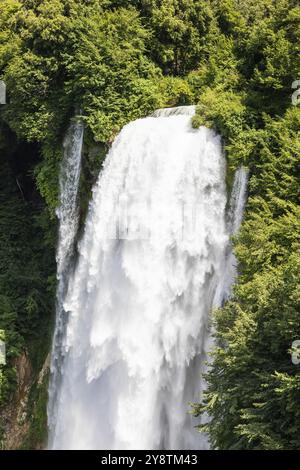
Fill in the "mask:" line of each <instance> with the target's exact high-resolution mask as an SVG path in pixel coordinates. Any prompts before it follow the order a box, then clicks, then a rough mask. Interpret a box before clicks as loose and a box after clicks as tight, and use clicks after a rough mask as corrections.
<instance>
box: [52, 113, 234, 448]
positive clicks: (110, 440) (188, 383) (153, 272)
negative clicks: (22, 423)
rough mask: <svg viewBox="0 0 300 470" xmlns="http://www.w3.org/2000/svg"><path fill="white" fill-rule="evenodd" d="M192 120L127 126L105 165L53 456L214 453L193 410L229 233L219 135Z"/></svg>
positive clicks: (173, 116)
mask: <svg viewBox="0 0 300 470" xmlns="http://www.w3.org/2000/svg"><path fill="white" fill-rule="evenodd" d="M190 114H191V110H190V108H189V109H188V112H187V113H186V114H182V111H180V112H177V111H176V110H175V112H173V113H172V112H170V110H167V111H165V112H164V111H160V112H158V113H156V114H155V117H149V118H145V119H139V120H137V121H134V122H132V123H130V124H128V125H127V126H125V127H124V128H123V130H122V131H121V133H120V134H119V136H118V137H117V138H116V140H115V142H114V144H113V145H112V148H111V150H110V152H109V154H108V156H107V158H106V162H105V165H104V169H103V171H102V172H101V174H100V176H99V180H98V182H97V184H96V186H95V188H94V190H93V198H92V201H91V204H90V208H89V214H88V217H87V221H86V227H85V232H84V236H83V238H82V240H81V242H80V244H79V259H78V263H77V267H76V270H75V273H74V275H73V276H72V278H71V279H70V280H69V288H68V293H67V295H66V298H65V302H64V311H65V312H66V315H67V317H68V321H67V327H66V332H65V337H64V340H63V347H64V356H65V360H64V374H63V377H62V382H61V384H60V386H59V390H58V394H57V419H56V423H55V427H54V431H53V441H52V444H51V446H52V447H53V448H57V449H197V448H198V449H199V448H200V449H201V448H202V449H205V448H207V447H208V443H207V440H206V438H205V436H201V435H200V434H199V433H198V432H197V431H196V430H195V428H194V425H195V424H196V423H193V418H192V416H191V415H190V414H189V413H188V407H189V402H192V401H195V400H197V398H198V396H199V393H200V391H201V387H202V386H203V381H202V380H201V370H202V369H203V367H204V360H205V358H206V349H207V339H208V337H209V335H208V318H209V315H210V313H211V310H212V308H213V307H218V306H219V305H220V302H221V301H222V299H223V297H222V294H221V293H222V292H223V282H224V275H225V273H226V271H227V270H228V256H227V257H226V253H227V255H228V247H230V243H229V237H230V230H229V229H228V224H226V218H225V207H226V200H227V196H226V187H225V159H224V156H223V153H222V147H221V141H220V137H219V136H217V135H216V134H215V133H214V131H212V130H209V129H206V128H200V129H197V130H195V129H192V127H191V123H190ZM226 289H227V287H226Z"/></svg>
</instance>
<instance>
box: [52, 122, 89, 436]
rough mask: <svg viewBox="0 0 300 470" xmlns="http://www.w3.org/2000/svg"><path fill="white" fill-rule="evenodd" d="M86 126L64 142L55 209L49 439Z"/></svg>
mask: <svg viewBox="0 0 300 470" xmlns="http://www.w3.org/2000/svg"><path fill="white" fill-rule="evenodd" d="M83 131H84V127H83V124H82V122H80V121H76V122H73V123H71V125H70V127H69V129H68V131H67V134H66V137H65V139H64V142H63V158H62V163H61V168H60V177H59V201H60V205H59V208H58V209H57V211H56V214H57V217H58V221H59V225H58V246H57V251H56V263H57V281H58V282H57V291H56V320H55V330H54V337H53V345H52V356H51V366H50V370H51V377H50V384H49V401H48V410H47V413H48V427H49V435H50V437H49V440H50V441H51V439H52V431H53V427H54V423H55V422H56V415H57V392H58V390H59V387H60V382H61V375H62V371H63V358H64V346H63V341H64V337H65V328H66V314H65V311H64V307H63V302H64V299H65V295H66V291H67V285H68V278H69V274H70V268H71V264H72V258H73V254H74V243H75V238H76V234H77V229H78V219H79V217H78V204H77V196H78V187H79V178H80V168H81V151H82V142H83Z"/></svg>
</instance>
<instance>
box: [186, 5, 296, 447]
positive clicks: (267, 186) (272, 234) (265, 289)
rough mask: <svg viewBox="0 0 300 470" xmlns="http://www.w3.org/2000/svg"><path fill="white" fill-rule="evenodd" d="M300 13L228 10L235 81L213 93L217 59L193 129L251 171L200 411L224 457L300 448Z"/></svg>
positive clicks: (231, 162)
mask: <svg viewBox="0 0 300 470" xmlns="http://www.w3.org/2000/svg"><path fill="white" fill-rule="evenodd" d="M299 12H300V10H299V6H297V5H296V2H292V1H288V0H280V1H279V2H273V1H272V0H264V1H262V2H260V3H259V4H257V2H254V1H252V0H244V1H243V2H239V4H238V3H237V2H234V1H231V0H228V1H226V2H219V4H218V11H217V12H216V13H217V18H218V24H219V27H220V28H221V30H222V32H223V34H225V35H226V37H227V38H228V42H229V41H232V43H233V51H234V56H235V57H236V60H235V61H233V60H231V59H230V61H229V62H230V63H231V64H232V66H233V67H235V73H233V75H234V76H235V77H236V80H234V81H233V82H232V85H230V83H229V82H226V80H225V81H224V80H221V81H220V83H219V80H218V79H217V80H216V82H213V85H211V84H209V83H208V82H205V80H203V77H204V78H205V77H206V76H208V72H207V70H210V69H213V66H212V65H211V61H209V60H208V62H207V65H205V73H204V74H203V73H202V72H199V73H200V78H201V79H200V82H201V80H202V84H201V86H200V87H199V90H200V97H199V106H198V110H197V115H196V117H195V118H194V126H199V125H203V124H206V125H210V126H213V127H215V128H216V129H217V130H218V131H219V132H221V133H222V135H223V136H224V138H225V149H226V154H227V159H228V167H229V171H232V169H234V168H236V167H237V166H238V165H239V164H241V163H242V164H246V165H247V166H248V167H249V168H250V182H249V199H248V203H247V209H246V214H245V220H244V223H243V225H242V228H241V231H240V234H239V235H238V237H236V239H235V240H234V245H235V253H236V256H237V258H238V261H239V272H240V276H239V279H238V282H237V285H236V286H235V289H234V295H233V297H232V299H231V300H230V301H229V302H227V304H226V305H225V306H224V307H223V308H222V309H220V310H218V311H217V312H216V313H215V315H214V323H215V339H216V347H215V349H214V351H213V354H212V356H213V362H212V366H211V368H210V370H209V372H208V374H207V381H208V388H207V391H206V392H205V393H204V394H203V396H202V400H201V402H200V403H199V404H195V405H194V413H195V414H196V415H203V413H208V414H209V416H210V421H209V423H206V424H200V426H199V428H200V430H202V431H205V432H207V433H208V434H209V436H210V440H211V442H212V445H213V447H215V448H218V449H299V447H300V438H299V409H298V402H299V398H300V395H299V390H300V389H299V380H300V370H299V366H296V365H294V364H293V363H292V361H291V355H290V354H291V345H292V342H293V341H294V340H296V339H299V338H300V326H299V306H300V303H299V300H300V297H299V292H300V284H299V279H300V224H299V220H300V217H299V216H300V209H299V202H300V192H299V188H300V184H299V182H300V163H299V162H300V160H299V154H300V148H299V145H300V134H299V130H300V126H299V123H300V122H299V119H300V110H299V108H297V107H293V106H292V104H291V97H290V94H291V91H290V87H291V84H292V82H293V80H295V79H296V78H298V77H297V73H298V71H299V54H298V51H299V43H298V42H297V40H296V37H297V34H299V24H300V22H299ZM213 54H214V53H213ZM225 66H226V70H229V71H230V70H231V68H230V67H229V65H228V64H225ZM202 69H203V67H202ZM200 71H201V68H200ZM223 72H224V70H222V73H223ZM216 76H218V72H217V73H216ZM205 83H206V86H205ZM222 89H223V90H224V91H223V93H220V90H222Z"/></svg>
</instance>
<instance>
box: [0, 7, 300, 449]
mask: <svg viewBox="0 0 300 470" xmlns="http://www.w3.org/2000/svg"><path fill="white" fill-rule="evenodd" d="M299 37H300V6H299V2H298V1H296V0H136V1H127V0H116V1H110V0H0V79H1V80H3V81H4V82H5V84H6V89H7V104H5V105H0V149H1V154H0V158H1V168H0V171H1V175H0V184H1V195H0V197H1V205H0V224H1V233H0V250H1V255H0V264H1V272H0V298H1V302H0V335H1V336H0V338H1V339H3V340H5V342H6V348H7V364H6V365H5V366H0V442H1V445H2V447H3V448H11V447H14V446H17V447H19V448H39V447H41V446H43V444H44V442H45V436H46V432H47V431H46V402H47V380H48V373H47V370H46V369H47V356H48V354H49V350H50V344H51V335H52V330H53V318H54V301H55V286H56V278H55V269H56V265H55V247H56V237H57V222H56V215H55V209H56V207H57V205H58V175H59V165H60V161H61V157H62V140H63V136H64V134H65V132H66V129H67V127H68V125H69V122H70V120H71V118H72V117H73V116H75V115H80V119H82V121H83V122H84V124H85V139H84V159H83V171H82V175H81V182H80V208H81V221H82V222H83V220H84V216H85V213H86V207H87V203H88V201H89V199H90V194H91V187H92V185H93V183H94V182H95V178H96V177H97V174H98V172H99V169H100V168H101V164H102V161H103V155H104V154H105V151H106V149H107V148H108V147H109V145H110V144H111V142H112V140H113V139H114V137H115V135H116V134H117V133H118V132H119V130H120V129H121V128H122V127H123V126H124V124H126V123H128V122H130V121H132V120H134V119H137V118H139V117H143V116H147V115H149V114H150V113H151V112H153V111H154V110H155V109H157V108H162V107H171V106H179V105H188V104H195V105H197V111H196V115H195V116H194V117H193V122H192V124H193V126H194V127H195V128H197V127H199V126H201V125H205V126H207V127H212V128H214V129H215V130H216V131H217V132H219V133H220V134H221V136H222V138H223V142H224V150H225V154H226V159H227V185H228V189H229V190H230V188H231V185H232V178H233V172H234V170H235V169H236V168H237V167H238V166H240V165H241V164H242V165H245V166H247V167H248V168H249V171H250V179H249V190H248V202H247V207H246V211H245V217H244V222H243V224H242V228H241V231H240V233H239V235H238V236H237V237H236V238H235V239H234V241H233V242H234V247H235V254H236V256H237V259H238V270H239V278H238V282H237V284H236V286H235V288H234V293H233V296H232V298H231V299H230V301H228V302H227V303H226V304H225V305H224V307H223V308H221V309H219V310H217V311H216V312H214V314H213V323H214V332H215V333H214V334H215V339H216V341H215V348H214V351H213V353H212V363H211V366H210V368H209V371H208V373H207V376H206V380H207V382H208V386H207V390H206V391H205V392H204V394H203V396H201V397H200V398H199V403H196V404H194V405H193V413H194V414H195V416H198V417H199V418H198V419H199V429H200V430H204V431H205V432H207V433H208V435H209V437H210V440H211V444H212V447H213V448H215V449H299V448H300V432H299V431H300V424H299V423H300V411H299V408H298V403H299V402H300V369H299V367H300V365H297V364H294V363H293V362H292V361H291V353H292V343H293V341H295V340H298V339H300V321H299V314H300V283H299V280H300V206H299V203H300V133H299V131H300V102H299V104H298V102H297V101H298V100H297V96H298V95H297V90H296V91H295V89H293V88H292V84H293V83H294V82H295V81H296V80H297V79H299V80H300V41H299ZM294 88H297V86H296V87H294ZM292 94H293V99H292ZM299 101H300V100H299ZM24 369H25V370H24ZM45 370H46V373H45ZM187 408H188V404H187ZM206 413H208V415H209V417H210V420H209V422H208V424H201V423H202V422H203V420H202V415H203V414H205V415H206Z"/></svg>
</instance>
